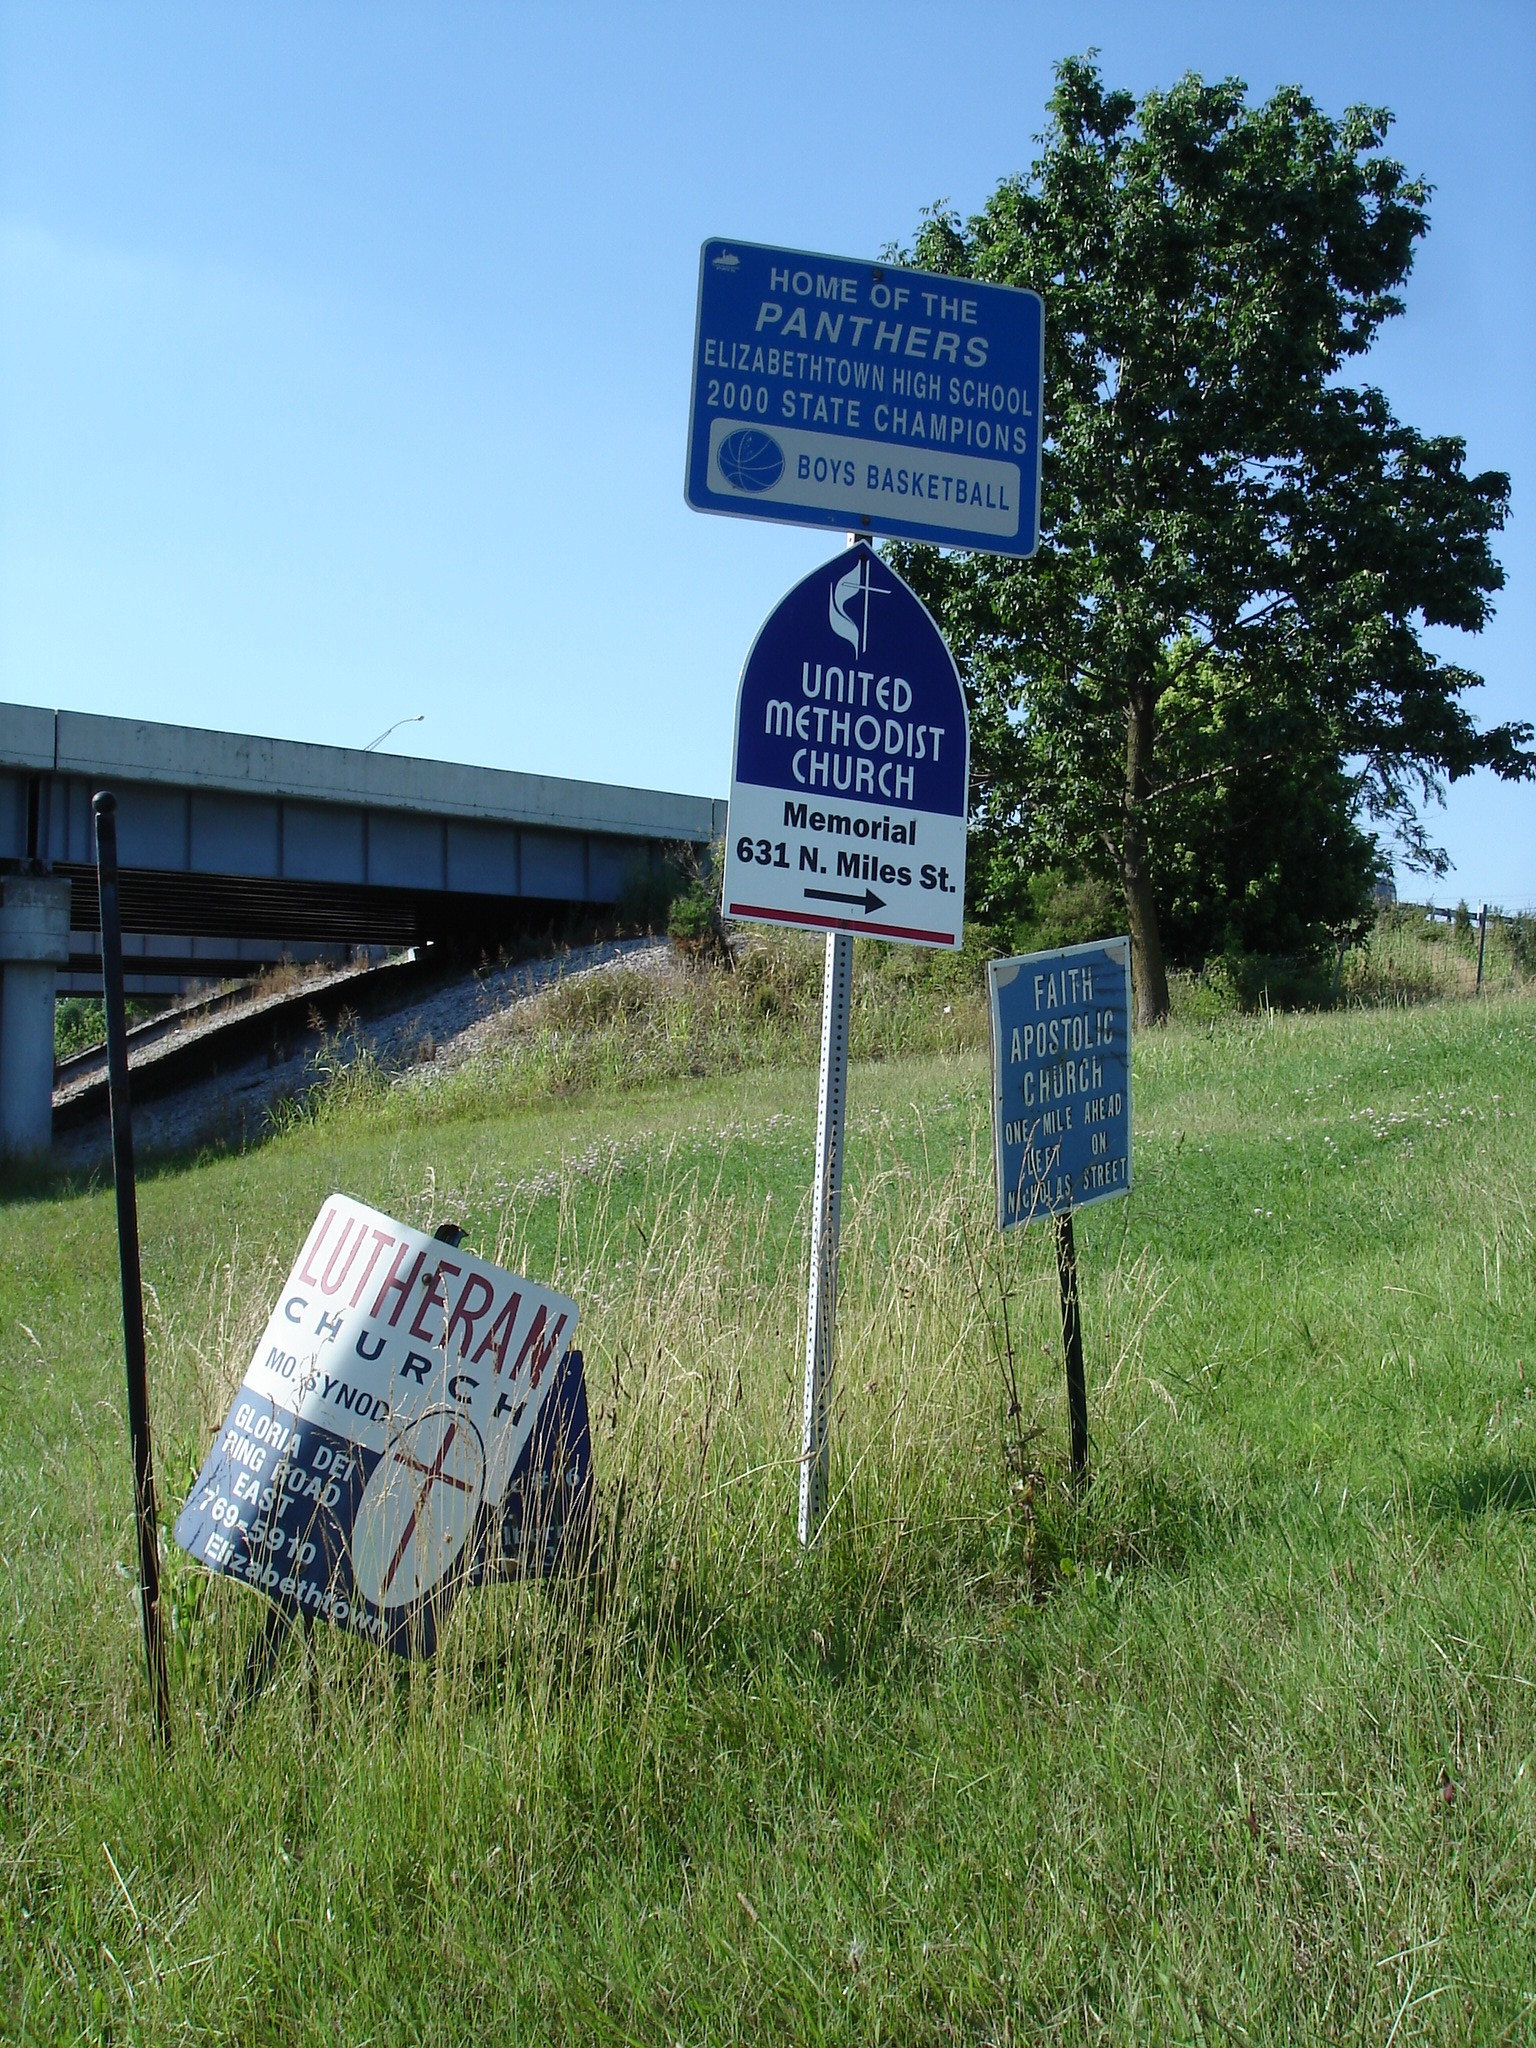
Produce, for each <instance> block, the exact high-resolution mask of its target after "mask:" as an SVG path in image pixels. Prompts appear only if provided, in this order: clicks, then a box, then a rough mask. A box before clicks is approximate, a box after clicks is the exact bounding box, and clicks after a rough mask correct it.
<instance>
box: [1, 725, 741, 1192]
mask: <svg viewBox="0 0 1536 2048" xmlns="http://www.w3.org/2000/svg"><path fill="white" fill-rule="evenodd" d="M104 788H105V789H111V790H112V791H113V792H114V793H115V795H116V797H117V800H118V850H119V858H120V861H121V866H122V905H123V923H124V926H125V936H124V954H125V960H124V965H125V968H126V969H127V971H128V974H129V976H130V982H129V986H130V987H131V988H134V989H135V990H136V991H138V992H143V993H150V992H166V991H169V990H171V989H174V988H176V987H178V986H180V985H181V984H183V983H184V982H186V981H188V980H191V979H204V980H214V979H225V978H229V977H232V976H236V975H249V974H253V973H255V972H257V971H258V970H259V969H260V968H261V967H262V966H263V965H265V964H268V963H270V962H273V961H275V960H277V959H279V958H284V957H286V958H289V959H297V960H305V959H316V958H324V957H327V956H328V955H341V954H344V953H346V952H348V951H352V950H355V949H357V948H360V947H366V948H376V949H385V948H394V947H402V946H421V945H429V944H460V945H464V946H494V945H496V944H497V943H499V942H503V941H506V940H509V939H513V938H516V937H518V936H520V935H525V934H528V933H530V932H537V931H542V930H547V929H550V928H551V927H553V926H556V925H560V924H566V923H569V922H570V921H571V920H572V919H573V918H579V917H581V916H583V915H584V914H587V913H590V914H592V915H594V916H596V915H598V914H600V913H601V912H602V911H603V910H604V909H606V908H609V907H611V906H612V905H613V904H614V903H615V902H616V901H617V899H618V897H619V895H620V893H621V891H622V889H623V887H624V885H625V883H626V881H627V880H628V878H629V877H630V876H631V875H632V874H633V873H634V872H635V871H636V870H637V869H641V870H645V869H654V868H656V867H659V866H660V864H661V863H662V861H663V859H664V858H665V855H666V851H667V849H668V848H669V847H675V846H687V847H702V846H704V845H706V844H707V843H708V842H709V841H710V840H711V839H713V838H715V837H717V836H718V835H719V834H720V833H721V832H722V831H723V830H724V828H725V805H724V803H723V801H720V800H717V799H711V798H708V797H690V796H679V795H673V794H668V793H665V792H662V791H657V790H645V789H628V788H621V787H617V786H614V785H611V784H606V783H597V782H578V781H571V780H567V779H565V778H562V777H557V776H544V775H524V774H520V773H517V772H515V771H512V770H507V769H495V768H474V767H468V766H460V765H456V764H450V763H446V762H438V761H420V760H415V759H412V758H409V757H407V756H402V755H398V754H373V753H368V752H364V751H361V750H358V749H354V748H346V747H322V746H311V745H308V744H306V743H304V742H301V741H296V740H274V739H262V738H257V737H254V736H252V735H249V734H243V733H227V732H211V731H203V730H200V729H197V728H194V727H189V726H176V725H158V724H150V723H148V722H146V721H144V720H139V719H128V718H103V717H96V716H92V715H90V714H87V713H84V712H73V711H48V710H39V709H34V708H33V707H31V706H27V705H17V704H9V705H0V969H3V981H0V1147H3V1148H6V1149H9V1150H11V1151H13V1152H14V1151H29V1150H30V1151H35V1150H38V1149H41V1147H42V1146H45V1145H46V1143H47V1104H48V1102H49V1100H50V1093H49V1091H51V1087H52V1074H53V1002H54V996H55V993H56V991H57V990H59V989H64V990H70V989H78V990H82V991H89V992H91V993H94V992H96V991H97V990H99V988H100V986H101V981H100V967H99V960H100V936H99V934H100V912H99V909H98V906H97V902H96V879H95V846H94V844H93V841H92V833H91V812H90V803H91V797H92V795H93V794H94V793H95V791H96V790H98V789H104ZM45 1011H46V1033H45V1031H44V1013H45ZM45 1041H46V1082H43V1080H42V1079H41V1076H42V1073H43V1067H44V1060H43V1047H44V1043H45ZM40 1090H41V1096H40V1094H39V1091H40ZM39 1100H41V1102H42V1104H43V1108H42V1110H41V1111H40V1110H39V1107H38V1104H39Z"/></svg>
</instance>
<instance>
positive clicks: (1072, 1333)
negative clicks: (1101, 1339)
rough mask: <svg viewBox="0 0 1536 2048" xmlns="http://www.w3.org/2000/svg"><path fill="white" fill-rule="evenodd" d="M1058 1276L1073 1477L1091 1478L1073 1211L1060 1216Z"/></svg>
mask: <svg viewBox="0 0 1536 2048" xmlns="http://www.w3.org/2000/svg"><path fill="white" fill-rule="evenodd" d="M1056 1275H1057V1278H1058V1279H1059V1280H1060V1282H1061V1348H1062V1350H1063V1351H1064V1352H1065V1353H1066V1355H1067V1413H1068V1415H1069V1417H1070V1418H1071V1424H1072V1477H1073V1479H1074V1480H1075V1481H1076V1482H1077V1484H1078V1485H1081V1484H1082V1483H1083V1482H1084V1480H1086V1479H1087V1477H1088V1387H1087V1382H1086V1381H1085V1380H1084V1378H1083V1317H1082V1310H1081V1309H1080V1308H1079V1306H1078V1300H1077V1245H1076V1243H1075V1242H1074V1240H1073V1236H1072V1212H1071V1210H1070V1209H1069V1210H1068V1211H1067V1213H1066V1215H1065V1216H1058V1217H1057V1218H1056Z"/></svg>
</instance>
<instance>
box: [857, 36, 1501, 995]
mask: <svg viewBox="0 0 1536 2048" xmlns="http://www.w3.org/2000/svg"><path fill="white" fill-rule="evenodd" d="M1389 124H1390V116H1389V115H1388V114H1387V113H1386V112H1385V111H1384V110H1382V109H1379V108H1367V107H1356V108H1352V109H1351V110H1350V111H1349V112H1347V113H1346V114H1345V115H1344V116H1343V118H1342V119H1341V120H1333V119H1330V118H1329V117H1327V116H1325V115H1324V114H1322V113H1321V112H1320V111H1319V110H1318V109H1317V108H1316V107H1315V106H1314V105H1313V103H1312V102H1311V100H1309V99H1308V98H1307V97H1306V96H1305V95H1304V94H1303V93H1301V92H1300V91H1299V90H1296V89H1294V88H1288V89H1286V90H1283V91H1281V92H1278V93H1276V94H1275V95H1274V97H1273V98H1272V99H1270V100H1268V101H1267V102H1265V103H1264V104H1263V105H1260V106H1250V105H1249V104H1248V103H1247V98H1246V89H1245V87H1244V86H1243V85H1242V84H1241V82H1240V81H1237V80H1233V79H1228V80H1224V81H1222V82H1220V83H1217V84H1207V83H1206V82H1204V81H1203V80H1201V79H1199V78H1198V77H1193V76H1190V77H1186V78H1184V79H1181V80H1180V81H1179V83H1178V84H1177V85H1175V86H1174V87H1173V88H1172V89H1171V90H1170V91H1168V92H1166V93H1151V94H1148V95H1147V96H1146V97H1145V98H1144V99H1143V100H1141V101H1140V102H1139V103H1138V102H1137V101H1136V99H1135V98H1134V97H1133V96H1132V95H1131V94H1130V93H1127V92H1116V91H1109V90H1107V89H1106V88H1105V86H1104V84H1103V82H1102V80H1101V78H1100V76H1099V73H1098V71H1097V69H1096V68H1095V66H1094V65H1093V64H1092V63H1091V62H1090V61H1089V60H1087V59H1072V60H1069V61H1068V62H1066V63H1063V64H1062V65H1060V66H1059V67H1058V71H1057V86H1056V90H1055V93H1054V94H1053V96H1052V99H1051V102H1050V108H1049V125H1048V128H1047V131H1046V134H1045V135H1044V137H1043V138H1042V148H1041V154H1040V156H1039V157H1038V159H1037V160H1036V162H1035V164H1034V166H1033V168H1032V170H1031V171H1030V172H1029V174H1028V175H1027V176H1023V177H1016V178H1010V179H1007V180H1005V181H1004V182H1003V183H1002V184H1001V185H1000V186H999V187H998V189H997V191H996V192H995V193H994V194H993V196H992V198H991V199H990V200H989V201H988V203H987V205H986V207H985V208H984V209H983V210H982V212H981V213H980V214H979V215H977V216H976V217H975V218H974V219H972V220H970V221H968V222H962V221H961V220H960V218H959V217H958V216H957V215H956V214H954V213H953V212H951V211H949V210H947V209H944V208H938V209H935V210H933V211H932V212H931V213H930V214H929V216H928V217H927V219H926V220H925V223H924V225H923V227H922V230H921V232H920V233H919V235H918V237H917V239H916V244H915V247H914V248H913V250H912V251H911V252H910V260H912V261H914V262H916V263H917V264H919V265H920V266H922V267H923V268H926V269H931V270H935V271H941V272H946V273H948V274H951V275H957V276H973V277H977V278H984V279H989V280H992V281H995V282H1000V283H1009V284H1019V285H1028V286H1031V287H1032V288H1034V289H1035V290H1037V291H1039V292H1040V293H1041V294H1042V295H1043V297H1044V300H1045V308H1046V405H1045V435H1046V440H1045V452H1044V505H1043V526H1042V540H1041V546H1040V549H1039V552H1038V554H1037V555H1036V556H1035V558H1034V559H1033V560H1032V561H1029V562H1026V563H1014V562H1007V561H1004V560H1001V559H999V558H997V557H992V556H987V555H981V554H970V555H967V554H959V555H947V556H940V555H938V554H937V553H936V552H935V551H933V550H931V549H921V548H915V547H911V546H899V547H896V548H894V549H893V551H892V552H893V557H894V558H895V559H896V560H897V561H898V563H899V566H900V567H901V569H902V572H903V573H904V574H905V575H906V576H907V577H908V578H909V580H910V581H911V582H912V583H913V584H914V585H915V586H916V587H917V588H919V589H920V590H921V591H922V593H923V595H924V596H925V597H926V598H927V600H928V602H929V603H930V605H931V606H932V608H933V609H934V611H935V612H936V614H937V615H938V616H939V618H940V619H941V620H942V622H943V623H944V625H945V628H946V630H947V631H948V633H949V634H950V636H951V638H952V641H953V643H954V645H955V647H956V651H957V653H958V654H959V655H960V656H961V657H962V661H963V664H964V666H965V669H966V671H967V675H968V681H969V685H970V691H971V703H972V718H973V734H972V759H973V764H974V777H975V802H976V806H977V819H976V823H977V828H978V842H977V852H978V856H979V864H978V876H979V879H980V881H981V885H982V889H983V892H984V893H985V892H988V891H990V892H991V893H992V894H993V896H994V897H998V896H1000V894H1001V893H1002V892H1004V891H1005V890H1006V888H1007V886H1008V883H1009V880H1010V877H1013V878H1016V877H1017V876H1018V874H1019V873H1020V872H1021V870H1027V869H1028V868H1029V867H1030V866H1032V865H1035V864H1040V863H1051V862H1062V861H1069V862H1078V863H1080V864H1082V865H1085V866H1087V867H1088V868H1089V869H1090V870H1097V871H1101V872H1107V873H1111V874H1113V875H1114V877H1115V878H1116V880H1117V881H1118V883H1119V886H1120V888H1121V890H1122V892H1123V894H1124V898H1125V904H1126V915H1127V918H1128V920H1129V926H1130V931H1131V934H1132V938H1133V940H1134V941H1135V947H1134V957H1135V961H1136V987H1137V1008H1138V1013H1139V1015H1140V1016H1141V1018H1142V1019H1143V1021H1151V1020H1154V1019H1156V1018H1158V1017H1160V1016H1162V1015H1163V1014H1165V1013H1166V1009H1167V982H1166V975H1165V971H1164V944H1163V935H1164V929H1165V927H1167V928H1168V929H1170V930H1172V931H1174V932H1178V933H1181V934H1183V935H1185V936H1186V937H1187V938H1188V939H1189V940H1190V941H1191V942H1195V941H1196V940H1197V939H1198V941H1199V942H1201V943H1209V942H1210V939H1211V937H1212V935H1213V934H1215V933H1216V931H1217V930H1218V928H1219V927H1222V926H1223V925H1228V926H1232V927H1233V929H1234V930H1235V931H1236V932H1237V934H1238V935H1239V938H1242V937H1243V936H1244V935H1245V934H1248V933H1249V932H1250V931H1252V930H1253V928H1254V921H1255V919H1257V921H1258V923H1259V924H1263V923H1264V921H1265V915H1264V914H1261V911H1260V910H1258V909H1255V907H1254V906H1256V905H1258V906H1262V905H1263V904H1264V902H1265V901H1266V892H1267V895H1268V899H1269V900H1270V906H1271V909H1270V913H1269V923H1270V925H1271V927H1272V928H1276V929H1277V928H1278V926H1277V924H1276V920H1278V921H1279V924H1283V923H1284V916H1283V914H1282V911H1281V908H1280V905H1279V902H1278V897H1279V896H1280V895H1283V894H1285V893H1286V892H1287V891H1289V892H1291V893H1292V894H1295V892H1296V884H1297V879H1298V877H1300V878H1301V879H1302V881H1304V882H1306V888H1305V890H1303V891H1302V893H1301V894H1300V895H1298V896H1297V898H1296V903H1297V906H1299V908H1297V912H1296V914H1297V916H1299V917H1300V921H1301V922H1302V923H1303V924H1305V923H1307V922H1308V918H1309V917H1311V920H1312V922H1313V923H1315V922H1316V918H1315V917H1313V916H1312V913H1313V912H1314V911H1315V910H1316V909H1318V908H1319V906H1321V907H1322V908H1323V910H1324V911H1325V913H1326V912H1328V910H1329V905H1328V904H1327V901H1326V899H1327V896H1328V888H1327V887H1324V886H1323V884H1324V882H1325V881H1326V880H1327V878H1329V877H1332V884H1331V885H1330V886H1333V893H1334V894H1335V895H1336V896H1337V895H1340V894H1342V897H1343V899H1344V901H1343V904H1342V906H1335V907H1342V908H1344V909H1346V910H1347V908H1348V904H1349V902H1351V901H1353V902H1354V903H1355V904H1356V905H1357V906H1358V903H1359V899H1360V895H1361V891H1362V889H1363V887H1364V885H1365V880H1366V879H1367V878H1368V875H1369V872H1370V863H1371V855H1370V839H1369V835H1368V834H1365V833H1363V832H1361V831H1360V829H1359V828H1358V827H1357V826H1356V825H1354V824H1353V823H1352V821H1351V812H1352V809H1353V808H1354V807H1355V806H1356V805H1357V804H1358V805H1359V807H1360V808H1361V809H1363V811H1364V812H1365V814H1366V815H1367V816H1369V817H1371V818H1374V819H1376V820H1386V821H1390V822H1391V823H1392V824H1393V825H1394V826H1395V827H1396V828H1397V829H1398V830H1399V831H1400V833H1402V834H1403V835H1405V836H1406V838H1407V839H1408V841H1409V843H1410V844H1411V845H1412V846H1414V847H1416V848H1417V849H1418V850H1419V851H1420V852H1422V853H1426V854H1428V853H1429V849H1427V846H1426V843H1425V842H1424V839H1423V835H1422V832H1421V830H1420V828H1419V825H1418V806H1419V804H1420V803H1422V801H1423V800H1424V799H1425V798H1426V797H1427V796H1430V795H1431V794H1433V793H1435V792H1436V791H1437V790H1438V788H1439V787H1440V785H1441V781H1442V778H1445V777H1450V778H1452V779H1454V778H1456V777H1459V776H1462V775H1465V774H1467V773H1469V772H1470V771H1471V770H1473V769H1475V768H1477V767H1482V766H1486V767H1490V768H1492V769H1493V770H1494V771H1495V772H1496V773H1498V774H1500V775H1504V776H1521V775H1528V774H1530V773H1531V772H1532V771H1533V768H1536V757H1533V756H1532V754H1531V753H1530V751H1529V742H1530V740H1531V736H1532V735H1531V729H1530V728H1529V727H1528V726H1523V725H1504V726H1500V727H1497V728H1495V729H1493V730H1491V731H1480V730H1479V729H1478V727H1477V726H1476V724H1475V723H1474V721H1473V720H1472V718H1471V716H1470V715H1469V713H1468V712H1467V710H1466V708H1465V706H1464V704H1463V703H1462V701H1461V700H1462V698H1463V697H1464V695H1465V694H1466V693H1467V692H1468V691H1469V690H1471V689H1473V688H1474V687H1475V686H1476V685H1477V684H1478V682H1479V681H1480V678H1478V677H1477V676H1476V675H1474V674H1473V673H1472V672H1471V671H1470V670H1468V669H1466V668H1463V667H1461V666H1459V665H1458V664H1455V663H1452V662H1446V661H1444V660H1442V659H1440V658H1439V657H1438V656H1437V655H1436V654H1435V653H1434V652H1432V651H1431V650H1430V649H1429V648H1428V647H1427V646H1426V645H1425V643H1424V631H1425V629H1426V628H1428V627H1439V626H1449V627H1457V628H1461V629H1463V630H1465V631H1467V632H1476V631H1477V630H1478V629H1479V628H1480V627H1481V626H1482V625H1483V624H1484V622H1485V620H1486V619H1487V617H1488V615H1489V610H1490V601H1491V597H1492V593H1493V592H1494V591H1496V590H1497V589H1498V588H1499V587H1500V585H1501V583H1502V580H1503V577H1502V571H1501V569H1500V567H1499V564H1498V562H1497V560H1496V558H1495V556H1494V554H1493V551H1492V547H1491V544H1490V537H1491V536H1492V535H1493V534H1494V533H1495V532H1497V531H1498V529H1499V528H1500V527H1501V526H1502V524H1503V521H1504V517H1505V512H1506V508H1507V503H1508V493H1509V483H1508V479H1507V477H1505V476H1503V475H1501V474H1497V473H1493V472H1487V473H1484V474H1481V475H1476V476H1470V475H1468V474H1467V472H1466V469H1465V448H1464V444H1463V443H1462V442H1461V441H1459V440H1457V439H1455V438H1453V437H1449V436H1426V435H1423V434H1420V433H1418V432H1417V431H1416V430H1415V429H1413V428H1411V427H1409V426H1406V425H1404V424H1403V423H1402V422H1401V421H1399V420H1398V419H1396V418H1395V417H1394V415H1393V413H1392V410H1391V408H1390V407H1389V406H1388V404H1387V402H1386V400H1385V398H1384V397H1383V396H1382V394H1381V393H1380V392H1379V391H1377V390H1375V389H1373V388H1371V387H1370V386H1368V385H1367V386H1361V387H1358V388H1357V387H1356V386H1354V385H1352V384H1350V383H1348V382H1347V381H1345V377H1344V374H1343V373H1344V371H1345V369H1346V367H1347V366H1348V365H1349V364H1350V363H1351V362H1352V361H1353V359H1355V358H1357V357H1359V356H1361V355H1362V354H1364V352H1365V351H1366V350H1367V349H1368V348H1369V346H1370V344H1371V341H1372V339H1373V337H1374V336H1375V334H1376V333H1377V331H1378V329H1379V328H1380V326H1381V324H1382V322H1383V321H1385V320H1387V319H1389V318H1391V317H1392V316H1394V315H1396V314H1398V313H1400V312H1401V311H1402V302H1401V300H1400V299H1399V298H1398V297H1397V296H1396V294H1397V291H1398V289H1399V287H1400V286H1401V285H1402V283H1403V281H1404V280H1405V279H1406V277H1407V275H1408V273H1409V269H1410V267H1411V263H1412V258H1413V249H1414V244H1415V242H1416V241H1417V240H1418V238H1419V237H1420V236H1422V235H1423V234H1424V233H1425V231H1426V227H1427V214H1426V205H1427V199H1428V188H1427V187H1426V186H1425V185H1424V184H1423V183H1422V182H1420V181H1418V180H1415V179H1411V178H1410V177H1408V175H1407V174H1406V172H1405V171H1404V169H1403V167H1402V165H1401V164H1398V163H1396V162H1394V161H1393V160H1392V159H1391V158H1389V157H1387V156H1386V155H1384V154H1383V153H1382V149H1383V143H1384V141H1385V137H1386V134H1387V130H1388V127H1389ZM1202 838H1203V842H1204V843H1203V845H1202V844H1201V843H1200V842H1201V841H1202ZM1431 857H1432V856H1431ZM1309 875H1310V878H1311V879H1310V881H1308V880H1307V878H1308V876H1309ZM1314 884H1315V885H1316V886H1315V887H1314V886H1313V885H1314ZM1319 889H1321V892H1322V893H1321V895H1319V894H1318V890H1319ZM1234 920H1235V923H1234ZM1255 935H1256V934H1255ZM1266 936H1272V932H1271V933H1268V934H1266Z"/></svg>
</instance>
